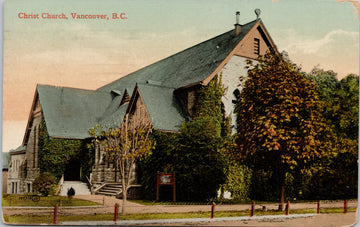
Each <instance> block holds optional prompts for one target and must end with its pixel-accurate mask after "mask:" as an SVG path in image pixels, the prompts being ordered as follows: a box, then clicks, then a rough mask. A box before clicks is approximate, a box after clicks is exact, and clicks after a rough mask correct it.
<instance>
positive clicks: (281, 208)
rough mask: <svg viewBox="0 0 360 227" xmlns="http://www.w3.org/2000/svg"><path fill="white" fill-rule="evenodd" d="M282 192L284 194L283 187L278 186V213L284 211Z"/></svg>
mask: <svg viewBox="0 0 360 227" xmlns="http://www.w3.org/2000/svg"><path fill="white" fill-rule="evenodd" d="M284 192H285V186H284V185H281V186H280V201H279V211H282V210H283V209H284Z"/></svg>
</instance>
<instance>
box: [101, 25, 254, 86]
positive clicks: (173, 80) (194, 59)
mask: <svg viewBox="0 0 360 227" xmlns="http://www.w3.org/2000/svg"><path fill="white" fill-rule="evenodd" d="M257 21H258V20H255V21H252V22H250V23H247V24H245V25H242V26H241V33H240V35H239V36H237V37H235V36H234V30H233V29H232V30H230V31H228V32H226V33H223V34H221V35H219V36H216V37H214V38H212V39H209V40H207V41H205V42H202V43H200V44H198V45H195V46H193V47H191V48H188V49H186V50H184V51H181V52H179V53H177V54H174V55H172V56H170V57H168V58H165V59H163V60H161V61H158V62H156V63H154V64H151V65H149V66H147V67H145V68H142V69H140V70H138V71H136V72H134V73H131V74H129V75H127V76H125V77H122V78H120V79H118V80H116V81H114V82H112V83H110V84H108V85H105V86H103V87H100V88H99V89H98V91H107V92H108V91H111V90H114V89H118V90H121V91H123V90H124V89H126V88H127V89H128V90H130V89H131V88H132V87H133V86H134V84H136V83H143V84H145V83H147V82H150V83H153V84H157V85H161V86H165V87H173V88H179V87H183V86H187V85H189V84H193V83H197V82H200V81H202V80H204V79H205V78H207V77H208V76H209V75H210V74H211V73H212V72H213V71H214V70H215V69H216V68H217V66H218V65H219V64H220V63H221V62H222V61H223V60H224V59H225V58H226V57H227V56H228V55H229V53H230V52H231V51H232V50H233V49H234V47H235V46H236V45H237V44H238V43H239V41H240V40H242V39H243V38H244V36H245V35H246V34H247V32H248V31H249V30H250V29H251V28H252V27H253V26H254V25H255V24H256V22H257Z"/></svg>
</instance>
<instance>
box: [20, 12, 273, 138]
mask: <svg viewBox="0 0 360 227" xmlns="http://www.w3.org/2000/svg"><path fill="white" fill-rule="evenodd" d="M259 21H260V22H259ZM259 24H260V25H261V26H263V25H262V23H261V20H259V19H258V20H255V21H252V22H249V23H247V24H245V25H242V26H241V33H240V34H239V35H238V36H236V37H235V36H234V30H233V29H232V30H230V31H228V32H225V33H223V34H221V35H219V36H216V37H214V38H212V39H209V40H207V41H205V42H202V43H200V44H197V45H195V46H193V47H190V48H188V49H186V50H184V51H181V52H179V53H177V54H174V55H172V56H170V57H168V58H165V59H163V60H160V61H158V62H156V63H154V64H151V65H149V66H147V67H144V68H142V69H140V70H138V71H136V72H134V73H131V74H129V75H127V76H125V77H122V78H120V79H118V80H116V81H114V82H112V83H110V84H108V85H105V86H103V87H100V88H98V89H97V90H95V91H91V90H83V89H74V88H65V87H54V86H48V85H38V86H37V90H36V92H37V94H38V97H39V100H40V105H41V109H42V112H43V117H44V119H45V122H46V126H47V129H48V133H49V135H50V136H52V137H58V138H72V139H85V138H88V137H89V135H88V130H89V129H90V128H92V127H94V126H95V125H96V124H100V125H102V126H103V127H105V128H104V129H108V128H112V127H117V126H120V124H121V122H122V120H123V117H124V115H125V111H126V109H127V108H128V107H127V106H128V104H127V103H125V104H124V102H122V101H124V100H126V101H127V99H128V97H124V96H126V95H129V94H127V92H126V90H127V91H131V90H133V88H134V86H135V85H136V84H138V85H137V88H138V90H139V92H140V93H141V97H142V98H143V101H144V103H145V106H146V109H147V111H148V113H149V115H150V119H151V121H152V123H153V126H154V128H155V129H158V130H164V131H179V128H180V125H181V124H182V123H183V122H184V121H185V116H184V115H183V112H182V109H181V107H180V106H179V105H178V102H177V100H176V99H175V96H174V94H173V92H174V90H175V89H177V88H180V87H185V86H189V85H192V84H197V83H202V82H204V80H206V79H209V77H210V76H211V74H213V73H214V71H215V69H217V68H219V66H220V64H224V62H225V59H226V58H227V57H229V55H230V53H231V52H232V51H233V49H234V48H235V47H236V46H237V45H238V44H239V42H241V41H242V40H243V38H244V37H245V36H246V35H247V34H248V32H249V31H250V30H251V29H254V28H255V27H254V26H255V25H256V27H257V26H258V25H259ZM264 29H265V28H264ZM265 33H266V30H265ZM270 42H272V40H271V39H270ZM123 91H124V94H123ZM130 96H132V95H131V94H130ZM36 97H37V96H36ZM122 104H123V105H122ZM25 137H26V136H25Z"/></svg>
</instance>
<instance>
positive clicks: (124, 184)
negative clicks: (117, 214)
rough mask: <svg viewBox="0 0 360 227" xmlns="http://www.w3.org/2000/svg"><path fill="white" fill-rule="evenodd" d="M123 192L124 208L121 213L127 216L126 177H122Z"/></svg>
mask: <svg viewBox="0 0 360 227" xmlns="http://www.w3.org/2000/svg"><path fill="white" fill-rule="evenodd" d="M121 181H122V193H123V199H122V200H123V204H122V210H121V215H122V216H125V214H126V199H127V185H126V183H125V182H126V181H125V178H124V177H123V178H122V180H121Z"/></svg>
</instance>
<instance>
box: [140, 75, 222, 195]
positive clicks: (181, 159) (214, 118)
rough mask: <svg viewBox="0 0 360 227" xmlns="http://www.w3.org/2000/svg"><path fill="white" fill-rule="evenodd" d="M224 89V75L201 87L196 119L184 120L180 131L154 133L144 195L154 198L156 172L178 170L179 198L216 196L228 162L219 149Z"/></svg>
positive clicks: (145, 162)
mask: <svg viewBox="0 0 360 227" xmlns="http://www.w3.org/2000/svg"><path fill="white" fill-rule="evenodd" d="M224 91H225V88H224V87H223V85H222V83H221V77H215V78H214V79H213V80H211V81H210V83H209V84H208V85H207V86H204V87H202V88H201V89H200V91H199V93H198V97H197V100H196V108H195V113H194V116H193V119H192V120H191V121H188V122H184V123H183V125H182V126H181V128H180V133H174V134H170V133H163V132H155V133H153V134H152V136H153V137H154V139H155V141H156V147H155V150H154V152H153V153H152V155H151V156H150V157H148V158H147V159H145V160H144V162H143V163H142V169H143V175H142V184H143V185H145V192H146V193H145V194H148V195H152V198H154V189H155V180H154V176H156V172H157V171H160V172H175V174H176V198H177V200H178V201H179V200H180V201H206V200H208V199H211V198H214V197H216V194H217V190H218V189H219V187H220V185H221V184H223V183H224V181H225V174H224V168H225V162H224V158H223V155H222V154H221V153H220V149H221V147H222V144H223V140H222V137H221V133H222V132H223V131H224V130H222V120H223V116H222V112H221V97H222V95H223V93H224Z"/></svg>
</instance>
